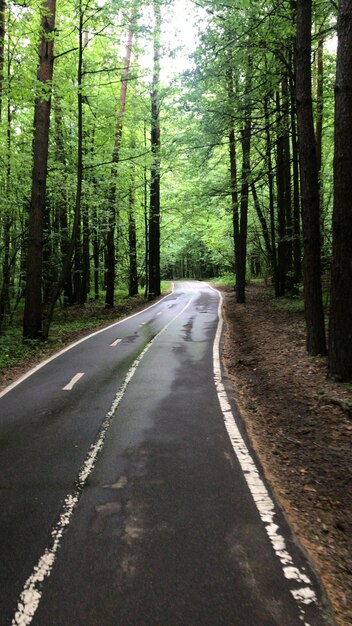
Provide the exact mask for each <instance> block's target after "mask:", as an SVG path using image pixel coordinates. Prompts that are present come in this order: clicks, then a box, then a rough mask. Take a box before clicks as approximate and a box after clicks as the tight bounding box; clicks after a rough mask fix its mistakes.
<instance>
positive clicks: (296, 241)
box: [290, 77, 302, 293]
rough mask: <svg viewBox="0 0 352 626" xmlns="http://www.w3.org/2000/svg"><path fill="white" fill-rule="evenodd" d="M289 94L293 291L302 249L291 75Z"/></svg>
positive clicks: (300, 272)
mask: <svg viewBox="0 0 352 626" xmlns="http://www.w3.org/2000/svg"><path fill="white" fill-rule="evenodd" d="M290 94H291V106H290V117H291V141H292V173H293V292H296V293H297V291H298V285H299V283H301V282H302V249H301V216H300V211H301V206H300V196H299V194H300V190H299V161H298V143H297V122H296V105H295V92H294V84H293V77H291V79H290Z"/></svg>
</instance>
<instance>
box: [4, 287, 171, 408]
mask: <svg viewBox="0 0 352 626" xmlns="http://www.w3.org/2000/svg"><path fill="white" fill-rule="evenodd" d="M174 290H175V283H174V282H173V283H172V290H171V293H168V294H166V296H164V297H163V298H160V300H158V301H157V302H154V304H151V305H150V306H148V307H146V308H145V309H142V310H141V311H137V313H133V314H132V315H129V316H128V317H124V318H123V319H121V320H118V321H117V322H114V323H113V324H110V325H109V326H105V327H104V328H100V329H99V330H96V331H95V332H94V333H91V334H90V335H87V336H86V337H82V339H78V341H74V342H73V343H70V344H69V345H68V346H66V347H65V348H62V350H59V352H55V354H53V355H52V356H50V357H49V358H48V359H45V360H44V361H41V362H40V363H38V365H35V366H34V367H32V368H31V369H30V370H28V372H26V373H25V374H23V375H22V376H20V377H19V378H18V379H17V380H15V381H14V382H13V383H11V384H10V385H8V386H7V387H5V389H3V390H2V391H0V398H3V396H5V395H6V394H7V393H9V391H12V389H14V388H15V387H17V385H20V384H21V383H23V381H25V380H27V378H29V377H30V376H32V375H33V374H35V373H36V372H38V370H40V369H42V367H45V365H48V363H51V361H54V359H57V358H58V357H59V356H61V355H62V354H64V353H65V352H68V351H69V350H71V349H72V348H75V347H76V346H78V345H79V344H80V343H83V341H87V339H91V338H92V337H95V335H99V334H100V333H103V332H105V331H106V330H110V328H113V327H114V326H118V324H122V322H126V321H127V320H130V319H132V318H133V317H137V315H141V313H145V311H149V309H152V308H153V307H154V306H156V305H157V304H159V303H160V302H162V301H163V300H165V298H168V296H170V295H172V294H173V293H174Z"/></svg>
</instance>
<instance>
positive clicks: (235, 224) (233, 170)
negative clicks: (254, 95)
mask: <svg viewBox="0 0 352 626" xmlns="http://www.w3.org/2000/svg"><path fill="white" fill-rule="evenodd" d="M230 62H232V59H231V58H230ZM227 93H228V102H229V107H230V112H231V114H232V113H233V108H234V96H235V94H234V86H233V74H232V66H231V67H230V68H229V70H228V73H227ZM229 157H230V188H231V214H232V233H233V245H234V261H235V262H234V268H235V276H236V274H237V270H236V268H237V265H238V238H239V215H238V191H237V160H236V137H235V129H234V126H233V122H231V127H230V130H229Z"/></svg>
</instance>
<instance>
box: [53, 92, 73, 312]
mask: <svg viewBox="0 0 352 626" xmlns="http://www.w3.org/2000/svg"><path fill="white" fill-rule="evenodd" d="M54 120H55V142H56V159H57V161H58V162H59V163H60V164H61V165H62V170H63V177H62V185H61V186H60V188H59V190H58V191H59V201H58V205H59V206H58V225H59V237H60V253H61V269H62V267H63V265H64V263H65V259H66V256H67V253H68V250H69V246H70V238H69V226H68V215H67V213H68V211H67V200H66V188H65V178H66V174H67V166H66V155H65V146H64V134H63V128H62V111H61V107H60V104H59V102H57V101H56V102H55V100H54ZM63 296H64V306H70V305H72V304H73V290H72V275H71V267H70V268H69V269H68V272H67V276H66V278H65V283H64V286H63Z"/></svg>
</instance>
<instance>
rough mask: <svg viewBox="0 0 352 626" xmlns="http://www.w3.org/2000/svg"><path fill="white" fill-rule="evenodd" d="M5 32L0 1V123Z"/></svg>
mask: <svg viewBox="0 0 352 626" xmlns="http://www.w3.org/2000/svg"><path fill="white" fill-rule="evenodd" d="M5 31H6V0H0V122H1V115H2V94H3V91H4V87H3V85H4V50H5Z"/></svg>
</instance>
